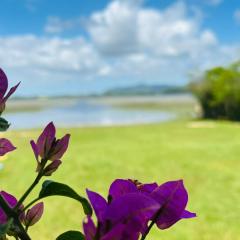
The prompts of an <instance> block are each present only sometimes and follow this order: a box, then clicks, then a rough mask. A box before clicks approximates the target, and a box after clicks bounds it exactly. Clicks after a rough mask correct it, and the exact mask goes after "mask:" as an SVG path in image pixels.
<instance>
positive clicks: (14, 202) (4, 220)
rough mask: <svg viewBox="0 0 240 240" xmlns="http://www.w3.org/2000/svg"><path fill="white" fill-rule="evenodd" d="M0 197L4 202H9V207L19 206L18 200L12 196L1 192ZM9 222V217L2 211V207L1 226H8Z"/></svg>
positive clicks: (0, 212) (0, 210)
mask: <svg viewBox="0 0 240 240" xmlns="http://www.w3.org/2000/svg"><path fill="white" fill-rule="evenodd" d="M0 195H1V196H2V197H3V198H4V200H5V201H6V202H7V204H8V205H9V207H11V208H14V207H15V206H16V205H17V199H16V198H15V197H14V196H12V195H11V194H9V193H7V192H4V191H1V192H0ZM7 220H8V219H7V215H6V214H5V212H4V211H3V209H1V207H0V224H6V223H7Z"/></svg>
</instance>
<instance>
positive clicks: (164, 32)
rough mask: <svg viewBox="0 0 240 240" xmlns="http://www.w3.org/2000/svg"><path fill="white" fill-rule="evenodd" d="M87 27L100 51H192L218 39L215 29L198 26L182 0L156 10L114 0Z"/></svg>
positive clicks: (175, 53)
mask: <svg viewBox="0 0 240 240" xmlns="http://www.w3.org/2000/svg"><path fill="white" fill-rule="evenodd" d="M88 31H89V33H90V36H91V39H92V41H93V43H94V44H95V46H96V47H97V49H98V50H99V51H100V52H101V53H102V54H103V55H113V56H114V55H115V56H116V55H124V54H125V55H126V54H132V53H136V52H148V53H151V54H153V55H156V54H157V55H158V56H162V57H163V56H167V57H169V56H173V57H178V56H181V55H185V54H187V55H189V56H190V55H194V54H195V53H196V51H198V52H199V50H200V51H202V49H203V48H206V49H207V48H209V47H212V46H213V45H215V44H216V43H217V40H216V37H215V35H214V33H213V32H212V31H210V30H207V29H206V30H201V28H200V26H199V18H198V17H190V16H189V14H188V8H187V6H186V5H185V4H184V3H183V2H177V3H175V4H173V5H172V6H170V7H169V8H167V9H165V10H163V11H159V10H156V9H150V8H149V9H147V8H143V7H142V6H141V5H139V4H135V5H134V4H133V3H132V2H129V1H118V0H117V1H113V2H112V3H111V4H109V5H108V6H107V8H106V9H105V10H104V11H102V12H97V13H94V14H93V15H92V16H91V18H90V23H89V25H88Z"/></svg>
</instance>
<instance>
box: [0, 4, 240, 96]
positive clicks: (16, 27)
mask: <svg viewBox="0 0 240 240" xmlns="http://www.w3.org/2000/svg"><path fill="white" fill-rule="evenodd" d="M1 8H2V9H4V11H1V15H0V63H1V67H2V68H3V69H5V71H6V72H7V74H8V76H9V79H10V81H12V82H13V83H15V82H17V81H19V80H20V81H22V86H21V89H19V93H18V94H19V95H24V96H30V95H41V96H42V95H62V94H64V95H65V94H67V95H71V94H74V95H75V94H87V93H92V92H101V91H104V90H105V89H108V88H112V87H116V86H126V85H135V84H139V83H141V84H142V83H144V84H170V85H174V84H178V85H181V84H185V83H187V82H188V81H189V79H190V77H189V76H192V75H194V74H199V73H200V72H202V71H203V70H204V69H207V68H210V67H213V66H216V65H220V64H221V65H222V64H223V65H226V64H229V63H231V62H232V61H236V60H238V59H239V55H240V43H239V40H240V2H239V0H228V1H227V0H179V1H175V0H145V1H144V0H112V1H107V0H91V1H79V0H61V1H59V0H51V1H49V0H1Z"/></svg>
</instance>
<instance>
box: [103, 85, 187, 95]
mask: <svg viewBox="0 0 240 240" xmlns="http://www.w3.org/2000/svg"><path fill="white" fill-rule="evenodd" d="M186 92H188V90H187V87H185V86H182V87H180V86H169V85H136V86H130V87H118V88H112V89H109V90H107V91H105V92H104V93H103V95H104V96H135V95H160V94H173V93H186Z"/></svg>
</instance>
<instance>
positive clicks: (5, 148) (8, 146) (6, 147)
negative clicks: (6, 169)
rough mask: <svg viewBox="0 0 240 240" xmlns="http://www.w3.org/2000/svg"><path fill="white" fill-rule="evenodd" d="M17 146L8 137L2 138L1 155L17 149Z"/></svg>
mask: <svg viewBox="0 0 240 240" xmlns="http://www.w3.org/2000/svg"><path fill="white" fill-rule="evenodd" d="M15 149H16V147H14V146H13V145H12V143H11V142H10V141H9V140H8V139H6V138H0V156H3V155H5V154H6V153H8V152H11V151H13V150H15Z"/></svg>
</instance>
